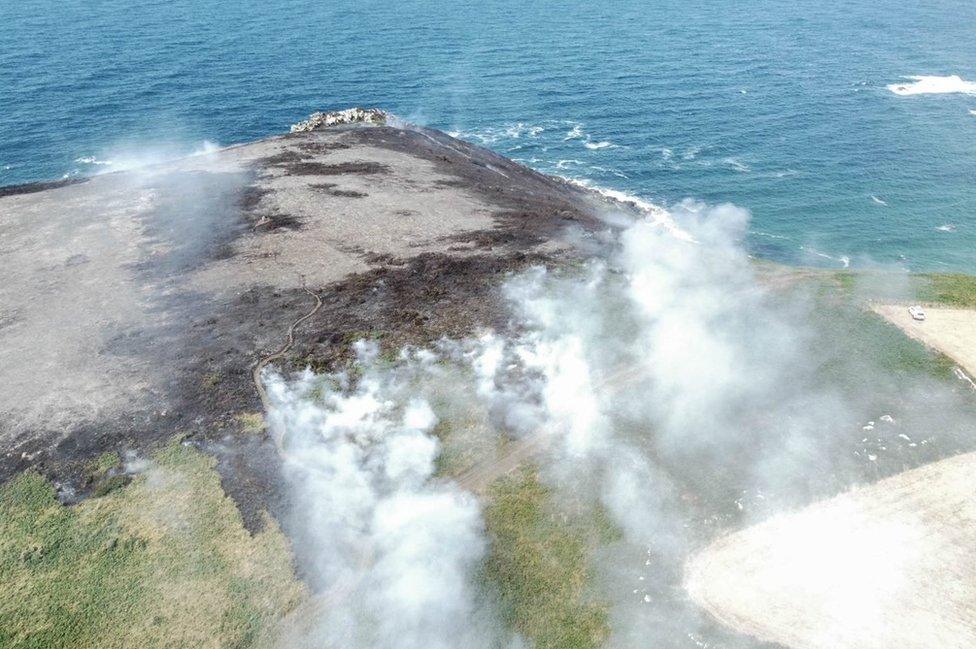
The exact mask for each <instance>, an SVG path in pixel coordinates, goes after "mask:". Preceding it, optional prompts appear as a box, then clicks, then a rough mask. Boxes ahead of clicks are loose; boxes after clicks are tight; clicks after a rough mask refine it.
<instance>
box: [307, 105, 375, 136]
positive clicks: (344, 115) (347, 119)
mask: <svg viewBox="0 0 976 649" xmlns="http://www.w3.org/2000/svg"><path fill="white" fill-rule="evenodd" d="M387 117H388V115H387V114H386V112H384V111H382V110H379V109H378V108H347V109H346V110H337V111H333V112H330V113H322V112H316V113H312V114H311V115H310V116H309V118H308V119H306V120H304V121H301V122H298V123H297V124H292V126H291V132H292V133H307V132H309V131H315V130H318V129H320V128H328V127H330V126H340V125H343V124H373V125H376V126H384V125H386V121H387Z"/></svg>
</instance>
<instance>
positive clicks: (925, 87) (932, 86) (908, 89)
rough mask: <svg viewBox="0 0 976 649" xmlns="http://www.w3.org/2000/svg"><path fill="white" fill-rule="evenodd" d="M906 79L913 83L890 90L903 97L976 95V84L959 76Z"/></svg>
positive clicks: (890, 86) (895, 86)
mask: <svg viewBox="0 0 976 649" xmlns="http://www.w3.org/2000/svg"><path fill="white" fill-rule="evenodd" d="M905 78H906V79H911V80H912V81H913V83H892V84H889V85H888V86H887V88H888V90H890V91H891V92H893V93H895V94H896V95H902V96H903V97H907V96H911V95H941V94H950V93H963V94H967V95H976V83H974V82H972V81H966V80H965V79H963V78H962V77H960V76H959V75H958V74H953V75H949V76H947V77H938V76H924V75H912V76H908V77H905Z"/></svg>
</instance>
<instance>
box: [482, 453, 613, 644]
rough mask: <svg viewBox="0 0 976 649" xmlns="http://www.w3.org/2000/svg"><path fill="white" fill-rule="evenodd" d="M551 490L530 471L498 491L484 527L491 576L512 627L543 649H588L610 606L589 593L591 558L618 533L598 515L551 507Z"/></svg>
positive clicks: (603, 628) (599, 636)
mask: <svg viewBox="0 0 976 649" xmlns="http://www.w3.org/2000/svg"><path fill="white" fill-rule="evenodd" d="M550 495H551V494H550V491H549V489H548V488H547V487H545V486H544V485H543V484H542V483H541V482H539V480H538V477H537V476H536V474H535V473H534V472H532V471H531V470H528V469H526V470H524V471H523V472H522V473H520V474H518V475H516V476H512V477H507V478H504V479H502V480H500V481H498V482H497V483H495V485H493V487H492V490H491V493H490V499H489V503H488V506H487V508H486V510H485V523H486V525H487V528H488V534H489V538H490V539H491V547H492V551H491V555H490V557H489V559H488V562H487V566H486V573H487V577H488V578H489V579H490V580H492V581H493V582H494V583H495V584H496V585H497V587H498V589H499V592H500V599H501V603H502V612H503V615H504V617H505V619H506V622H508V624H509V625H511V626H512V628H514V629H515V630H516V631H518V632H520V633H521V634H522V635H523V636H525V637H526V638H528V639H529V640H531V641H532V643H533V645H534V646H535V647H537V648H538V649H550V648H557V647H558V648H559V649H585V648H589V647H599V646H601V645H602V644H603V643H604V641H605V640H606V638H607V636H608V633H609V627H608V614H607V606H606V604H605V603H603V602H600V601H597V600H595V599H594V598H593V597H592V595H591V593H589V592H588V589H587V585H588V583H589V582H590V581H591V577H592V575H591V574H590V567H589V566H590V562H589V559H590V554H591V552H592V550H593V548H594V547H595V546H596V544H597V543H598V542H600V541H601V540H602V541H606V540H608V539H609V538H611V537H612V536H613V534H614V531H613V529H612V528H611V527H610V525H609V523H608V522H607V521H606V520H605V519H604V518H602V517H600V516H598V515H594V516H583V517H573V520H575V521H576V522H571V521H570V519H569V518H567V517H564V516H562V515H560V513H558V512H557V511H554V510H553V509H552V508H551V503H550Z"/></svg>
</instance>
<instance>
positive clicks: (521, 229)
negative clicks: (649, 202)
mask: <svg viewBox="0 0 976 649" xmlns="http://www.w3.org/2000/svg"><path fill="white" fill-rule="evenodd" d="M607 209H608V203H607V202H606V201H605V200H604V199H603V198H601V197H599V196H596V195H594V194H591V193H589V192H586V191H584V190H581V189H579V188H577V187H575V186H573V185H571V184H568V183H565V182H563V181H561V180H558V179H554V178H551V177H548V176H544V175H541V174H538V173H536V172H533V171H531V170H529V169H527V168H525V167H523V166H521V165H518V164H515V163H513V162H512V161H510V160H507V159H505V158H502V157H500V156H497V155H495V154H493V153H491V152H489V151H487V150H485V149H482V148H478V147H474V146H471V145H469V144H467V143H465V142H462V141H459V140H456V139H453V138H451V137H449V136H447V135H444V134H443V133H440V132H437V131H432V130H428V129H421V128H414V127H409V128H406V127H404V128H399V127H389V126H367V125H345V126H336V127H331V128H329V129H327V130H318V131H313V132H307V133H295V134H290V135H286V136H282V137H276V138H271V139H268V140H264V141H260V142H255V143H253V144H247V145H243V146H237V147H233V148H229V149H224V150H220V151H217V152H213V153H208V154H203V155H198V156H193V157H190V158H186V159H182V160H177V161H168V162H159V163H156V164H146V165H143V166H141V167H139V168H137V169H133V170H130V171H123V172H117V173H111V174H105V175H100V176H95V177H91V178H86V179H83V180H81V181H76V182H75V181H73V182H56V183H43V184H35V185H25V186H17V187H8V188H5V189H4V190H3V191H2V193H0V241H2V242H3V245H2V248H0V265H2V267H3V268H4V269H5V281H4V282H3V283H2V285H0V383H2V384H3V385H4V386H5V390H3V392H2V394H0V444H2V449H0V450H2V454H0V481H4V480H6V479H8V478H9V477H10V476H11V475H13V474H14V473H16V472H18V471H21V470H24V469H25V468H28V467H34V468H37V469H39V470H41V471H42V472H43V473H45V474H47V475H48V476H50V477H51V478H53V479H54V480H55V481H56V483H58V484H59V485H60V492H61V496H62V498H63V499H64V500H65V501H72V500H75V499H77V498H80V497H83V496H84V495H85V493H86V489H88V488H89V487H90V485H86V484H85V481H84V478H83V476H82V472H81V467H83V466H84V464H85V463H86V462H88V461H89V460H91V459H92V458H93V457H96V456H97V455H99V454H100V453H103V452H105V451H120V452H137V453H138V452H140V451H142V450H145V449H148V448H150V447H152V446H153V445H154V444H157V443H158V442H159V441H160V440H165V439H169V438H170V437H172V436H173V435H177V434H179V435H184V436H185V437H186V439H187V440H190V441H191V442H192V443H194V444H199V445H201V446H203V447H206V448H208V449H210V450H211V451H212V452H214V453H216V454H217V456H218V457H219V458H220V462H221V469H222V473H223V475H224V476H225V481H224V482H225V485H224V486H225V489H226V490H227V491H228V492H229V493H230V494H231V495H232V496H233V497H234V499H235V500H236V502H237V503H238V505H239V507H240V508H241V511H242V512H243V514H244V516H245V520H246V521H247V522H248V524H250V525H256V524H258V521H259V518H258V512H260V511H261V510H265V509H268V510H270V511H271V512H272V513H276V512H277V511H279V510H280V509H281V507H282V502H281V501H280V498H281V496H280V491H279V490H278V489H277V488H276V484H277V480H276V472H277V466H278V460H277V459H276V455H275V453H274V452H273V448H272V445H271V444H270V443H269V442H268V440H267V439H266V438H265V436H264V435H263V434H253V431H251V432H250V433H249V432H248V431H247V426H246V425H245V424H244V423H242V421H244V420H246V419H242V417H241V415H247V414H253V413H260V412H261V403H260V401H259V399H258V394H257V392H256V391H255V386H254V384H253V382H252V376H251V369H252V367H253V365H254V364H255V363H256V362H257V361H258V360H259V359H260V358H262V357H263V356H265V355H268V354H270V353H271V352H272V351H274V350H276V349H278V348H280V347H281V345H282V344H283V343H284V342H285V336H286V332H287V329H288V327H289V325H290V324H291V323H293V322H294V321H295V320H296V319H297V318H299V317H300V316H301V315H303V314H304V313H306V312H308V310H309V307H310V306H311V305H312V304H313V302H312V298H311V297H310V295H309V293H308V292H307V291H306V290H305V289H308V290H310V291H312V292H314V293H315V294H317V295H318V296H320V297H321V299H322V303H323V304H322V307H321V309H320V310H318V312H317V313H316V314H315V316H314V317H313V318H311V319H309V320H308V321H306V322H304V323H303V324H302V325H301V327H300V328H299V330H298V331H296V337H295V344H294V346H293V347H292V348H291V349H290V350H289V352H288V354H286V356H285V358H284V359H283V362H284V366H285V367H292V368H299V367H303V366H305V365H311V366H313V367H315V368H317V369H334V368H335V367H337V366H338V364H341V363H343V362H344V361H345V360H346V359H347V358H348V357H349V348H350V344H351V343H352V342H353V341H355V340H357V339H359V338H363V337H365V338H371V339H377V340H379V341H380V342H381V344H382V345H383V347H384V348H387V349H390V350H393V349H398V348H400V347H401V346H403V345H406V344H426V343H429V342H431V341H432V340H435V339H438V338H440V337H442V336H451V337H460V336H464V335H467V334H469V333H471V332H472V331H474V329H475V328H476V327H478V326H483V325H488V326H492V327H494V328H498V329H504V328H505V326H506V325H507V320H508V316H507V315H506V312H505V309H503V308H501V306H500V303H499V301H498V296H497V287H498V285H499V282H500V280H501V279H502V278H503V277H505V276H506V274H507V273H510V272H512V271H515V270H519V269H522V268H525V267H526V266H527V265H530V264H543V265H551V264H564V263H567V262H571V261H572V260H574V259H578V258H579V255H580V250H581V249H585V248H586V247H587V246H590V245H599V244H598V240H599V232H600V231H602V230H604V229H605V228H606V227H607V226H606V225H605V223H603V222H602V221H600V219H599V214H601V213H605V212H606V211H607ZM612 209H613V210H614V211H628V210H629V209H631V208H630V207H628V206H626V205H623V204H614V205H613V206H612ZM279 364H280V363H279Z"/></svg>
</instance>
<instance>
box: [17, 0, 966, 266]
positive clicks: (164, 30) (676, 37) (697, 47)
mask: <svg viewBox="0 0 976 649" xmlns="http://www.w3.org/2000/svg"><path fill="white" fill-rule="evenodd" d="M2 4H3V8H2V11H0V15H2V18H3V19H2V20H0V184H11V183H18V182H25V181H30V180H39V179H52V178H59V177H62V176H63V175H65V174H68V175H71V174H87V173H95V172H98V171H101V170H104V169H108V168H112V167H113V165H111V164H97V163H106V162H110V161H115V162H116V163H117V159H118V158H120V157H123V158H124V157H126V156H130V157H131V156H133V155H135V156H136V157H137V156H138V154H139V153H141V152H146V151H160V150H163V151H189V150H193V149H195V148H197V147H199V146H200V145H201V143H202V142H203V141H204V140H209V141H212V142H217V143H220V144H232V143H236V142H243V141H246V140H250V139H253V138H257V137H261V136H265V135H269V134H273V133H279V132H281V131H282V130H284V129H286V128H287V126H288V125H289V124H291V123H293V122H295V121H297V120H299V119H300V118H302V117H304V116H305V115H306V114H308V113H309V112H312V111H313V110H315V109H331V108H341V107H347V106H350V105H369V106H380V107H383V108H386V109H388V110H390V111H393V112H395V113H397V114H399V115H401V116H403V117H406V118H408V119H410V120H412V121H415V122H419V123H423V124H428V125H431V126H434V127H438V128H442V129H445V130H448V131H455V132H458V133H459V134H460V135H462V136H464V137H467V138H468V139H472V140H474V141H477V142H483V143H484V144H486V145H488V146H490V147H492V148H494V149H496V150H497V151H499V152H501V153H504V154H506V155H509V156H511V157H515V158H518V159H520V160H522V161H525V162H526V163H528V164H530V165H532V166H534V167H536V168H538V169H540V170H543V171H547V172H552V173H559V174H562V175H566V176H570V177H574V178H578V179H587V180H589V181H591V182H592V183H594V184H596V185H599V186H602V187H605V188H610V189H614V190H618V191H624V192H627V193H629V194H632V195H635V196H639V197H641V198H644V199H646V200H649V201H652V202H655V203H658V204H662V205H668V204H673V203H675V202H677V201H680V200H681V199H683V198H686V197H693V198H696V199H700V200H704V201H708V202H725V201H728V202H732V203H735V204H737V205H740V206H742V207H745V208H748V209H749V210H750V211H751V212H752V214H753V222H752V234H751V236H750V241H749V243H750V245H751V247H752V248H753V250H754V251H755V252H757V253H758V254H761V255H764V256H767V257H772V258H774V259H777V260H782V261H790V262H799V263H811V264H818V265H823V266H827V267H841V266H843V265H844V264H845V263H850V264H851V266H853V267H864V266H869V265H874V264H900V265H903V266H907V267H909V268H912V269H916V270H923V269H928V270H962V271H970V272H976V115H974V114H972V113H971V112H970V111H976V94H966V93H964V92H955V93H943V94H918V95H910V96H901V95H898V94H895V93H893V92H891V91H889V90H888V89H887V88H886V86H887V85H889V84H894V83H898V82H899V81H901V80H902V79H901V77H903V76H905V75H939V76H946V75H959V76H960V77H961V79H962V81H970V82H973V81H976V3H973V2H971V1H968V2H938V1H935V2H927V3H914V2H913V3H909V2H877V1H867V0H851V1H849V2H845V3H822V2H813V1H810V2H806V1H802V0H801V1H799V2H798V1H795V0H791V1H785V0H782V1H780V0H756V1H755V2H750V3H730V2H726V1H724V0H722V1H714V2H699V3H688V2H655V3H650V2H637V1H636V0H630V1H628V0H620V1H610V2H607V3H581V2H580V3H557V2H551V1H541V2H534V3H526V2H509V1H500V2H454V3H450V4H445V3H440V2H434V1H433V0H406V1H403V2H395V3H389V2H383V3H380V2H370V1H368V0H367V1H364V2H356V3H346V2H292V1H287V0H264V1H257V0H240V1H236V2H229V1H227V2H223V1H211V2H206V1H203V0H192V1H191V0H166V1H161V0H147V1H141V2H133V1H132V0H126V1H124V2H123V1H121V0H98V1H95V2H91V1H84V2H83V1H80V0H62V1H59V2H54V1H53V0H44V1H38V0H27V1H26V2H25V1H20V2H13V1H12V0H7V1H4V2H3V3H2ZM920 4H924V5H925V6H918V5H920ZM828 5H829V6H828ZM448 7H449V8H448ZM957 85H958V84H957ZM962 87H963V88H965V86H962ZM970 90H971V91H976V90H974V88H970ZM116 166H118V163H117V164H116Z"/></svg>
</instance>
